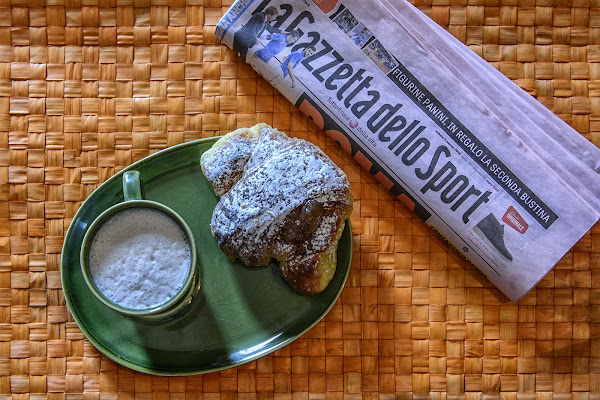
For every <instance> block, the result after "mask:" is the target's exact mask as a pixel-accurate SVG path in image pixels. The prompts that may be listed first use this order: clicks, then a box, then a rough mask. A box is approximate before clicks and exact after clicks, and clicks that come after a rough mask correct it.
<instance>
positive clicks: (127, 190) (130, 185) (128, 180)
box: [123, 171, 144, 201]
mask: <svg viewBox="0 0 600 400" xmlns="http://www.w3.org/2000/svg"><path fill="white" fill-rule="evenodd" d="M123 195H124V197H125V201H130V200H142V199H143V198H144V196H143V195H142V177H141V175H140V173H139V171H127V172H125V173H124V174H123Z"/></svg>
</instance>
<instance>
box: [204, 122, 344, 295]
mask: <svg viewBox="0 0 600 400" xmlns="http://www.w3.org/2000/svg"><path fill="white" fill-rule="evenodd" d="M201 166H202V170H203V172H204V174H205V176H206V177H207V179H208V180H209V182H211V184H212V185H213V188H214V190H215V193H216V194H217V195H219V196H222V197H221V200H220V201H219V203H218V204H217V206H216V207H215V210H214V212H213V216H212V221H211V230H212V233H213V236H214V237H215V239H216V241H217V243H218V244H219V246H220V247H221V249H222V250H223V252H224V253H225V254H226V255H227V256H228V257H229V258H230V259H232V260H234V259H240V260H241V261H242V262H243V263H245V264H246V265H249V266H260V265H265V264H268V263H269V261H270V260H271V258H272V257H273V258H275V259H277V260H278V261H279V265H280V270H281V273H282V276H283V278H284V280H285V281H286V282H287V283H288V284H289V285H290V286H291V287H292V288H293V289H294V290H296V291H298V292H300V293H305V294H314V293H319V292H321V291H323V290H324V289H325V288H326V287H327V285H328V284H329V282H330V281H331V279H332V278H333V275H334V273H335V268H336V263H337V260H336V252H337V244H338V242H339V239H340V237H341V235H342V231H343V229H344V224H345V220H346V219H347V218H348V217H349V216H350V214H351V212H352V203H353V198H352V193H351V191H350V184H349V183H348V179H347V178H346V175H345V174H344V173H343V172H342V170H341V169H339V168H338V167H337V166H336V165H335V164H334V163H333V161H331V159H330V158H329V157H327V155H325V153H323V151H321V149H319V148H318V147H317V146H315V145H313V144H312V143H309V142H307V141H304V140H301V139H296V138H289V137H288V136H287V135H285V134H284V133H283V132H280V131H278V130H276V129H273V128H271V127H270V126H269V125H267V124H258V125H256V126H254V127H252V128H242V129H238V130H236V131H233V132H231V133H228V134H227V135H225V136H223V137H222V138H221V139H219V140H218V141H217V142H216V143H215V145H214V146H213V147H212V148H211V149H210V150H209V151H207V152H205V153H204V154H203V155H202V159H201Z"/></svg>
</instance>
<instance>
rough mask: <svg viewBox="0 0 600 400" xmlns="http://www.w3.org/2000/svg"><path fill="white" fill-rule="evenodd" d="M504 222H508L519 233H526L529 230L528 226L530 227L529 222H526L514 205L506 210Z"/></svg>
mask: <svg viewBox="0 0 600 400" xmlns="http://www.w3.org/2000/svg"><path fill="white" fill-rule="evenodd" d="M502 222H506V224H507V225H508V226H510V227H511V228H513V229H514V230H516V231H517V232H519V233H525V231H527V228H529V224H527V222H525V220H524V219H523V217H521V215H519V213H518V212H517V210H515V208H514V207H513V206H510V207H508V210H506V212H505V213H504V216H503V217H502Z"/></svg>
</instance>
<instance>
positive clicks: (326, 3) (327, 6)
mask: <svg viewBox="0 0 600 400" xmlns="http://www.w3.org/2000/svg"><path fill="white" fill-rule="evenodd" d="M313 3H315V4H316V5H317V7H319V8H320V9H321V10H322V11H323V12H324V13H325V14H327V13H328V12H330V11H332V10H333V9H334V8H335V6H336V5H337V3H338V0H313Z"/></svg>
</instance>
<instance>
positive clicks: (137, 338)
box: [61, 138, 352, 375]
mask: <svg viewBox="0 0 600 400" xmlns="http://www.w3.org/2000/svg"><path fill="white" fill-rule="evenodd" d="M216 139H218V138H210V139H201V140H197V141H194V142H190V143H185V144H182V145H178V146H175V147H172V148H169V149H166V150H163V151H161V152H158V153H156V154H154V155H152V156H149V157H147V158H145V159H143V160H141V161H139V162H137V163H135V164H133V165H131V166H130V167H128V168H127V169H126V170H130V169H136V170H138V171H140V173H141V175H142V180H143V182H144V190H145V196H146V198H147V199H149V200H154V201H157V202H161V203H164V204H166V205H167V206H169V207H171V208H172V209H174V210H175V211H176V212H178V213H179V214H180V215H181V216H182V217H183V219H184V220H185V221H186V222H187V223H188V225H189V226H190V228H191V229H192V231H193V232H194V236H195V238H196V244H197V247H198V262H199V263H200V268H201V272H202V287H201V289H200V293H199V295H198V296H197V297H196V298H195V299H194V302H193V304H192V308H191V310H190V311H189V312H188V313H187V314H186V315H185V316H184V317H181V318H180V319H177V320H174V321H170V322H167V323H164V324H161V325H157V324H152V323H141V322H138V321H134V320H132V319H130V318H128V317H125V316H122V315H119V314H117V313H116V312H114V311H112V310H111V309H109V308H108V307H106V306H104V305H103V304H102V303H100V302H99V301H97V300H96V299H95V298H94V297H93V295H92V293H91V292H90V291H89V290H88V288H87V286H86V285H85V282H84V280H83V276H82V274H81V269H80V265H79V250H80V248H81V242H82V239H83V236H84V234H85V232H86V230H87V228H88V226H89V225H90V223H91V222H92V221H93V220H94V218H96V217H97V216H98V215H99V214H100V213H101V212H102V211H104V210H105V209H107V208H108V207H110V206H112V205H113V204H115V203H118V202H120V201H122V200H123V193H122V188H121V186H122V181H121V176H122V172H120V173H118V174H116V175H115V176H113V177H112V178H110V179H109V180H108V181H106V182H105V183H103V184H102V185H101V186H100V187H98V189H97V190H96V191H94V193H92V195H91V196H90V197H89V198H88V199H87V200H86V201H85V202H84V203H83V204H82V205H81V207H80V209H79V211H78V212H77V214H76V215H75V218H74V219H73V222H72V223H71V226H70V227H69V230H68V232H67V235H66V237H65V242H64V246H63V252H62V259H61V279H62V285H63V290H64V293H65V298H66V301H67V304H68V306H69V309H70V311H71V314H72V315H73V318H74V319H75V321H76V322H77V324H78V325H79V327H80V329H81V330H82V331H83V333H84V334H85V336H86V337H87V338H88V339H89V340H90V341H91V342H92V343H93V344H94V346H96V347H97V348H98V350H100V351H101V352H102V353H103V354H105V355H106V356H108V357H109V358H111V359H112V360H114V361H116V362H118V363H120V364H122V365H124V366H126V367H129V368H131V369H134V370H136V371H141V372H146V373H151V374H157V375H190V374H200V373H205V372H211V371H217V370H221V369H225V368H229V367H233V366H236V365H240V364H243V363H246V362H248V361H252V360H255V359H257V358H259V357H261V356H263V355H265V354H268V353H271V352H273V351H275V350H277V349H279V348H281V347H283V346H285V345H287V344H289V343H290V342H292V341H293V340H295V339H297V338H298V337H299V336H301V335H302V334H303V333H305V332H306V331H307V330H309V329H310V328H312V327H313V326H314V325H315V324H316V323H317V322H319V321H320V320H321V318H323V317H324V316H325V314H326V313H327V312H328V311H329V310H330V309H331V307H333V305H334V303H335V302H336V301H337V299H338V297H339V296H340V293H341V291H342V289H343V287H344V284H345V282H346V279H347V277H348V273H349V271H350V263H351V258H352V234H351V230H350V227H349V224H347V225H346V229H345V231H344V234H343V236H342V238H341V240H340V243H339V249H338V268H337V271H336V274H335V277H334V278H333V281H332V282H331V283H330V284H329V286H328V287H327V289H326V290H325V291H323V292H322V293H320V294H318V295H315V296H304V295H300V294H298V293H296V292H294V291H293V290H291V289H290V288H289V287H288V286H287V285H286V284H285V282H284V281H283V280H282V278H281V276H280V273H279V270H278V268H277V265H276V264H275V263H273V264H271V265H268V266H266V267H258V268H256V267H253V268H251V267H246V266H244V265H243V264H241V263H238V262H233V263H232V262H231V261H230V260H229V259H228V258H227V257H226V256H225V255H224V254H223V253H222V252H221V250H220V249H219V247H218V246H217V243H216V242H215V240H214V238H213V237H212V234H211V232H210V226H209V223H210V219H211V215H212V212H213V209H214V207H215V205H216V204H217V201H218V198H217V197H216V196H215V194H214V192H213V190H212V187H211V185H210V184H209V183H208V181H207V180H206V179H205V178H204V175H203V174H202V170H201V169H200V155H201V154H202V153H203V152H204V151H206V150H207V149H209V148H210V147H211V146H212V145H213V143H214V142H215V141H216Z"/></svg>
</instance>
